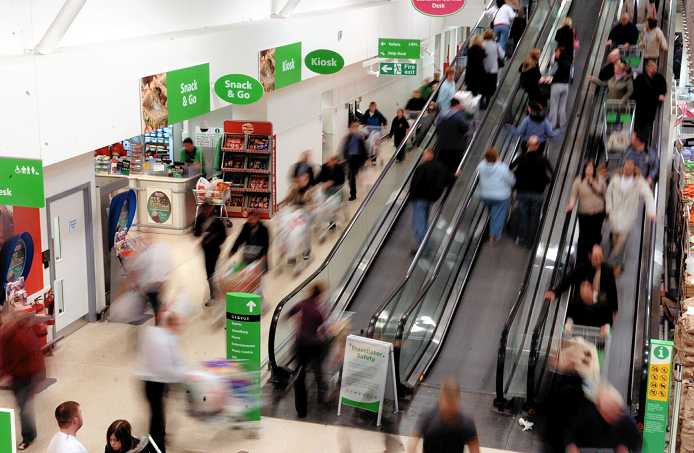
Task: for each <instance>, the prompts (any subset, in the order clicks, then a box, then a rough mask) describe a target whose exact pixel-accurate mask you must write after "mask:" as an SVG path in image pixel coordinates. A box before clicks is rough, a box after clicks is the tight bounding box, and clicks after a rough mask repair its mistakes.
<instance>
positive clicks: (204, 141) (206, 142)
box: [195, 126, 222, 148]
mask: <svg viewBox="0 0 694 453" xmlns="http://www.w3.org/2000/svg"><path fill="white" fill-rule="evenodd" d="M221 135H222V128H221V127H211V128H209V129H208V130H207V131H206V132H203V131H201V130H200V126H195V146H204V147H207V148H214V147H215V146H217V140H218V139H219V137H220V136H221Z"/></svg>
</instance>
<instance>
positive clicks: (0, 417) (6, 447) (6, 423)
mask: <svg viewBox="0 0 694 453" xmlns="http://www.w3.org/2000/svg"><path fill="white" fill-rule="evenodd" d="M16 445H17V441H16V439H15V427H14V410H13V409H0V453H15V452H16V451H17V450H16Z"/></svg>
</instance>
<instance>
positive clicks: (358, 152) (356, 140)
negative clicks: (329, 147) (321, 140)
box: [342, 121, 369, 201]
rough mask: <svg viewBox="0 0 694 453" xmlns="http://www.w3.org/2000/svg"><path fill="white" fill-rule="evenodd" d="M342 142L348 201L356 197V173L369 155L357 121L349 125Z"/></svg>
mask: <svg viewBox="0 0 694 453" xmlns="http://www.w3.org/2000/svg"><path fill="white" fill-rule="evenodd" d="M342 143H343V144H342V157H344V159H345V160H346V161H347V167H348V168H349V201H352V200H356V199H357V174H358V173H359V170H360V169H361V167H362V166H363V165H364V162H366V160H367V159H368V157H369V152H368V151H367V150H366V143H364V135H363V134H362V133H361V132H360V131H359V123H357V122H356V121H355V122H353V123H352V124H350V125H349V134H348V135H347V137H345V139H344V140H343V142H342Z"/></svg>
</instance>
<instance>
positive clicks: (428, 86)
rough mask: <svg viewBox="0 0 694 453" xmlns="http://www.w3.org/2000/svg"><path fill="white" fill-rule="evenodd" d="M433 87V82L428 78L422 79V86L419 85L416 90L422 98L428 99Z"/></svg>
mask: <svg viewBox="0 0 694 453" xmlns="http://www.w3.org/2000/svg"><path fill="white" fill-rule="evenodd" d="M434 88H435V86H434V84H433V83H431V82H429V79H424V80H423V81H422V86H421V87H419V89H418V91H419V92H420V93H421V95H422V99H429V96H431V93H432V92H433V91H434Z"/></svg>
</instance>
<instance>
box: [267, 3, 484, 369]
mask: <svg viewBox="0 0 694 453" xmlns="http://www.w3.org/2000/svg"><path fill="white" fill-rule="evenodd" d="M493 2H494V0H490V1H489V2H488V4H487V6H489V5H491V4H492V3H493ZM485 16H486V9H485V11H484V12H483V13H482V15H481V16H480V18H479V19H478V20H477V23H476V24H475V27H474V28H473V29H472V30H473V31H474V30H476V29H477V28H478V27H479V26H480V24H481V23H482V20H484V17H485ZM472 37H473V33H471V34H470V36H468V38H467V39H466V40H465V43H464V44H463V46H462V48H461V50H460V52H458V54H457V55H456V56H455V58H454V59H453V62H452V63H451V65H453V64H455V63H456V62H457V61H458V60H459V59H460V58H462V57H463V55H464V53H465V51H466V49H467V45H468V44H469V42H470V40H471V39H472ZM442 84H443V83H439V84H438V86H437V87H436V89H435V90H433V91H432V93H431V95H430V96H429V98H428V99H427V102H426V104H425V105H424V108H422V110H421V111H420V112H419V115H417V119H416V120H415V122H414V123H413V124H412V126H411V127H410V132H408V133H407V134H406V135H405V138H404V140H403V141H402V143H401V144H400V147H398V149H397V150H396V152H395V153H393V156H392V157H391V158H390V160H389V161H388V163H387V164H386V166H385V167H384V168H383V170H382V171H381V174H380V175H379V176H378V178H377V179H376V182H375V183H374V185H373V187H372V188H371V190H370V191H369V193H368V194H367V195H366V197H365V198H364V201H363V202H362V203H361V205H360V206H359V208H358V209H357V212H355V213H354V215H353V216H352V219H351V220H350V222H349V223H348V224H347V226H346V227H345V229H344V230H343V231H342V234H341V235H340V237H339V238H338V240H337V242H336V243H335V245H334V246H333V248H332V249H331V250H330V253H329V254H328V256H327V257H326V258H325V259H324V260H323V262H322V263H321V265H320V266H319V267H318V269H316V270H315V271H314V272H313V273H311V275H309V276H308V277H307V278H306V279H305V280H304V281H303V282H302V283H300V284H299V285H298V286H297V287H296V288H294V289H293V290H292V291H291V292H290V293H289V294H288V295H287V296H285V297H284V298H283V299H282V300H281V301H280V302H279V304H277V306H276V307H275V310H274V312H273V315H272V320H271V322H270V332H269V339H268V362H269V364H270V367H271V368H272V370H273V371H277V369H278V366H277V360H276V356H275V336H276V333H277V324H278V323H279V321H280V318H281V316H282V310H283V309H284V306H285V305H286V304H287V302H289V301H290V300H291V299H292V298H293V297H294V296H296V295H297V294H298V293H300V292H301V291H302V290H303V289H304V288H305V287H306V286H308V285H309V283H311V282H312V281H313V280H314V279H315V278H316V277H318V276H319V275H320V274H321V273H322V272H323V270H325V268H327V267H328V264H330V261H331V260H332V259H333V257H334V256H335V254H336V253H337V250H339V248H340V246H341V245H342V244H343V243H344V241H345V239H346V237H347V235H348V234H349V233H350V232H351V230H352V228H353V227H354V225H355V224H356V222H357V220H358V218H359V217H360V216H361V214H362V212H364V210H365V209H366V205H367V204H368V202H369V200H371V198H372V196H373V194H374V193H375V192H376V190H377V189H378V186H379V184H380V183H381V181H382V180H383V178H384V177H385V175H386V173H387V172H388V170H389V169H390V167H391V166H393V164H394V162H395V159H396V158H397V156H398V154H399V152H400V150H401V148H402V147H403V146H406V145H407V143H408V141H409V139H410V138H411V136H412V134H413V133H414V132H415V131H416V129H417V126H418V124H419V122H420V121H421V119H422V117H423V116H424V114H425V113H426V112H427V109H428V107H429V104H431V103H432V102H433V100H434V98H436V96H437V95H438V93H439V90H440V89H441V85H442ZM412 171H414V167H413V169H412Z"/></svg>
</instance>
